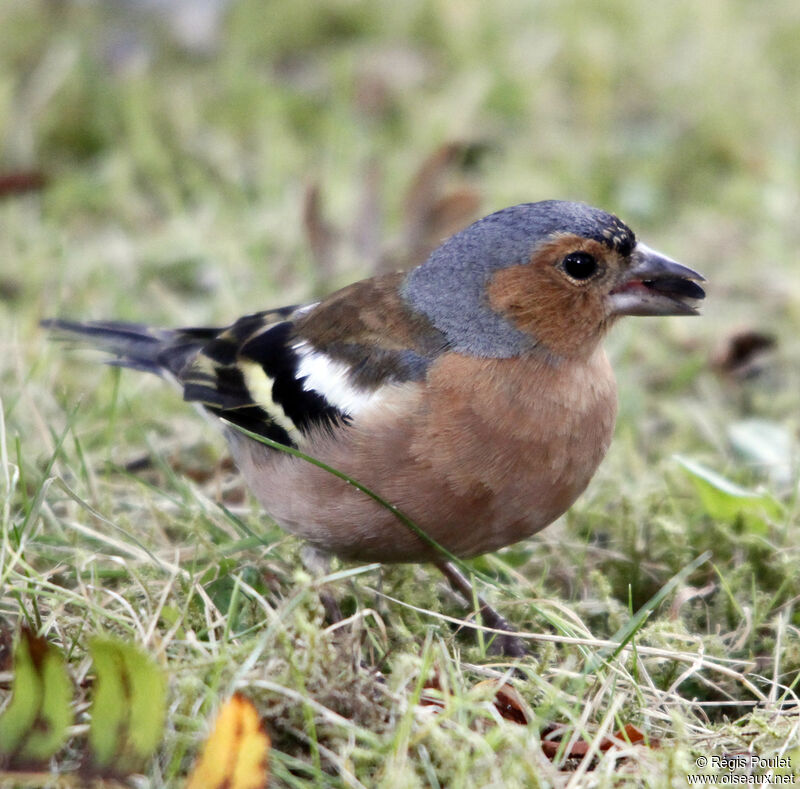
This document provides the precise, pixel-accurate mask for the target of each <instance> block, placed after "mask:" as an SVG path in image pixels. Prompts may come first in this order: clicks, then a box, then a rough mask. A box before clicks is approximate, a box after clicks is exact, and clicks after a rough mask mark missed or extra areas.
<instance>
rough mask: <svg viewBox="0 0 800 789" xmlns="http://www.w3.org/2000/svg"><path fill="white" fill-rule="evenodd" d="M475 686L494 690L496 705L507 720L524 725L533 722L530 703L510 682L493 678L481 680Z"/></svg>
mask: <svg viewBox="0 0 800 789" xmlns="http://www.w3.org/2000/svg"><path fill="white" fill-rule="evenodd" d="M475 687H476V688H483V687H485V688H489V689H492V690H494V706H495V707H496V708H497V711H498V712H499V713H500V715H501V716H502V717H503V718H505V719H506V720H507V721H512V722H513V723H519V724H520V725H522V726H526V725H527V724H528V723H530V722H531V720H532V718H533V716H532V714H531V711H530V707H529V706H528V703H527V702H526V701H525V699H523V698H522V696H521V695H520V693H519V691H518V690H517V689H516V688H515V687H514V686H513V685H511V684H510V683H508V682H500V683H498V682H497V681H495V680H493V679H485V680H483V681H482V682H479V683H478V684H477V685H476V686H475Z"/></svg>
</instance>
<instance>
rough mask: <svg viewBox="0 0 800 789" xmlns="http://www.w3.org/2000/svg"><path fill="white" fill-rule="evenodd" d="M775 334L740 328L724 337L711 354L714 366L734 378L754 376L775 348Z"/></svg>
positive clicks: (719, 371) (723, 373)
mask: <svg viewBox="0 0 800 789" xmlns="http://www.w3.org/2000/svg"><path fill="white" fill-rule="evenodd" d="M777 342H778V341H777V339H776V337H775V335H774V334H769V333H767V332H762V331H758V330H756V329H740V330H738V331H735V332H732V333H731V334H729V335H728V336H727V337H725V338H723V340H722V342H721V343H720V345H719V346H718V347H717V349H716V350H715V351H714V353H713V354H712V356H711V365H712V367H713V368H714V369H715V370H716V371H717V372H718V373H721V374H722V375H726V376H730V377H732V378H752V377H753V376H755V375H758V374H759V373H760V372H761V371H762V369H763V367H764V361H765V357H766V356H767V355H768V354H769V353H770V352H771V351H772V350H774V349H775V346H776V345H777Z"/></svg>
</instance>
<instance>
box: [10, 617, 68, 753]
mask: <svg viewBox="0 0 800 789" xmlns="http://www.w3.org/2000/svg"><path fill="white" fill-rule="evenodd" d="M13 671H14V679H13V682H12V688H11V701H10V702H9V704H8V706H7V707H6V708H5V710H4V711H3V714H2V715H0V762H3V761H6V762H9V763H11V764H20V765H31V764H39V763H42V762H46V761H47V760H48V759H50V757H51V756H53V755H54V754H55V753H56V751H58V749H59V748H60V747H61V746H62V745H63V744H64V742H65V740H66V739H67V727H68V726H69V725H70V723H71V722H72V710H71V708H70V700H71V698H72V682H71V681H70V678H69V675H68V674H67V669H66V665H65V662H64V658H63V656H62V655H61V653H60V652H59V651H58V649H56V648H55V647H54V646H53V645H52V644H50V643H49V642H48V641H47V639H45V638H41V637H40V636H37V635H35V634H34V633H33V632H31V631H30V630H28V629H27V628H23V630H22V632H21V633H20V636H19V641H18V642H17V647H16V649H15V650H14V668H13Z"/></svg>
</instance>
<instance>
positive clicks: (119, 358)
mask: <svg viewBox="0 0 800 789" xmlns="http://www.w3.org/2000/svg"><path fill="white" fill-rule="evenodd" d="M41 325H42V327H43V328H45V329H48V330H49V331H52V332H53V333H54V334H55V335H56V336H57V337H60V338H62V339H65V340H74V341H77V342H81V343H84V344H86V345H90V346H92V347H94V348H97V349H98V350H101V351H105V352H106V353H110V354H111V355H112V356H113V357H114V358H112V359H109V360H108V363H109V364H114V365H119V366H121V367H132V368H133V369H135V370H144V371H146V372H150V373H155V374H157V375H164V374H165V373H171V374H172V375H174V376H178V375H179V374H180V372H181V370H183V369H184V368H185V367H186V365H187V364H189V363H190V362H191V361H192V359H194V357H195V356H196V355H197V352H198V351H199V350H200V349H201V348H202V347H203V346H204V345H205V344H206V343H208V342H209V341H211V340H213V339H214V338H215V337H216V336H217V335H218V334H219V332H220V329H212V328H198V329H156V328H152V327H150V326H144V325H143V324H138V323H125V322H122V321H90V322H86V323H81V322H78V321H68V320H61V319H60V318H52V319H48V320H44V321H42V322H41Z"/></svg>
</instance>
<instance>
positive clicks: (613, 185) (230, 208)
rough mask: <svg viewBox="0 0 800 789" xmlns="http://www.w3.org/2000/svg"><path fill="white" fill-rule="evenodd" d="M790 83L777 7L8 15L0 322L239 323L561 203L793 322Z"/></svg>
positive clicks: (791, 15) (93, 8)
mask: <svg viewBox="0 0 800 789" xmlns="http://www.w3.org/2000/svg"><path fill="white" fill-rule="evenodd" d="M799 72H800V7H798V6H797V4H795V3H793V2H791V1H790V0H766V2H764V3H758V4H755V3H751V2H746V1H745V0H739V1H738V2H737V1H736V0H726V1H723V0H710V2H705V3H702V4H698V3H695V2H690V1H689V0H684V1H681V0H679V1H678V2H674V3H669V4H652V3H646V4H645V3H639V2H635V1H634V0H612V2H608V3H603V4H596V3H592V2H565V3H550V2H528V3H518V2H497V3H492V4H486V3H474V4H472V3H462V2H455V0H452V1H449V0H409V1H408V2H403V3H391V2H360V1H359V0H327V1H326V2H311V0H293V1H292V2H265V1H264V0H194V1H192V0H175V1H173V2H167V1H166V0H164V1H160V0H113V1H111V0H107V1H106V2H90V1H89V0H83V1H77V0H75V1H74V2H71V1H70V0H5V1H4V2H3V3H2V6H0V175H2V179H3V180H2V182H0V183H1V184H2V187H1V189H2V204H0V272H2V273H1V274H0V276H2V281H1V282H0V293H1V294H2V296H1V298H2V304H3V307H2V308H3V310H4V311H6V310H8V309H9V308H11V309H14V308H15V307H16V308H20V307H21V305H25V308H26V309H27V308H28V306H29V305H31V303H35V304H36V305H37V308H38V310H39V311H40V312H52V311H59V312H63V311H65V310H66V311H70V312H72V313H74V314H80V315H93V316H99V315H109V314H114V315H117V314H121V315H123V316H127V317H139V318H145V319H148V320H162V321H172V320H173V319H175V320H178V321H179V322H181V321H183V322H185V321H190V320H198V319H199V320H210V319H217V320H218V319H225V320H227V319H229V318H231V317H233V316H234V315H236V314H238V313H239V312H241V311H242V310H249V309H255V308H259V307H263V306H266V305H270V304H277V303H283V302H285V301H287V300H288V301H296V300H302V299H303V298H306V297H308V296H309V295H310V294H311V293H312V292H315V293H319V292H320V291H324V290H326V289H328V288H330V287H333V286H335V285H340V284H344V283H346V282H348V281H350V280H352V279H354V278H358V277H361V276H363V275H365V274H368V273H370V270H371V269H374V268H376V267H381V266H383V267H387V266H388V267H391V266H397V265H406V264H408V263H410V262H414V261H416V260H418V259H420V257H424V254H425V252H426V251H427V249H428V248H429V246H430V245H431V244H433V243H435V242H436V241H437V240H439V239H441V238H442V237H444V236H445V235H447V234H449V233H450V232H452V231H453V230H454V229H456V228H457V227H459V226H460V225H463V224H466V223H468V222H469V221H471V220H472V219H473V218H476V217H477V216H479V215H482V214H484V213H489V212H491V211H493V210H496V209H498V208H501V207H504V206H506V205H511V204H514V203H518V202H524V201H533V200H538V199H544V198H566V199H578V200H584V201H586V202H590V203H593V204H597V205H599V206H601V207H603V208H606V209H608V210H610V211H614V212H616V213H618V214H619V215H620V216H621V217H622V218H623V219H624V220H625V221H627V222H628V223H629V224H631V225H633V227H634V229H635V230H636V231H637V232H638V233H639V235H640V236H642V237H645V238H646V239H647V241H648V243H649V244H650V245H651V246H656V247H658V248H662V249H664V250H665V251H666V252H668V253H669V254H671V255H672V256H674V257H676V258H678V259H680V260H684V261H685V262H686V263H687V264H689V265H691V266H694V267H696V268H698V269H700V270H701V271H703V272H705V273H706V274H707V276H708V277H709V280H710V293H711V297H710V298H709V300H708V307H707V310H706V314H707V318H708V317H715V318H716V317H719V318H720V320H723V315H722V313H723V312H724V322H726V323H727V322H730V323H731V324H733V323H736V322H737V321H749V320H752V319H753V318H754V316H757V315H759V313H761V311H762V309H763V310H764V313H763V314H764V316H765V317H770V318H772V317H774V316H775V310H776V308H777V309H778V310H781V311H784V310H788V311H791V312H792V316H793V317H794V318H795V319H796V318H797V312H798V307H797V304H798V302H797V295H798V281H797V277H796V276H795V275H794V269H795V267H796V250H797V248H798V238H799V236H800V223H798V221H797V217H798V215H799V212H798V209H799V208H800V204H799V198H798V190H797V183H798V173H799V172H800V153H799V152H798V129H799V128H800V101H798V100H797V97H798V95H800V73H799ZM23 193H26V194H25V195H23ZM134 295H135V296H136V298H134ZM143 313H144V314H143ZM33 317H35V316H34V315H33V314H32V315H31V318H33ZM4 323H5V327H6V328H7V327H8V317H7V316H6V317H5V318H4ZM708 325H709V321H708V319H706V320H704V321H703V322H695V323H693V324H691V325H686V326H685V328H681V329H677V328H676V329H675V330H676V331H686V332H691V333H692V334H694V333H696V332H699V333H701V334H703V333H704V332H705V331H707V329H706V328H705V326H708ZM676 326H677V324H676Z"/></svg>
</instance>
